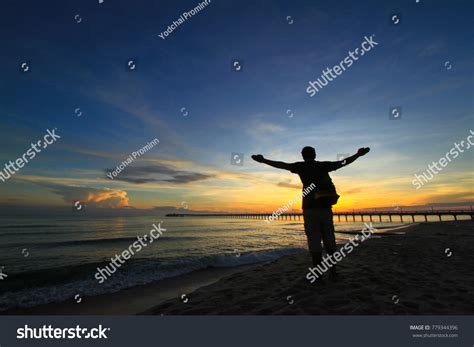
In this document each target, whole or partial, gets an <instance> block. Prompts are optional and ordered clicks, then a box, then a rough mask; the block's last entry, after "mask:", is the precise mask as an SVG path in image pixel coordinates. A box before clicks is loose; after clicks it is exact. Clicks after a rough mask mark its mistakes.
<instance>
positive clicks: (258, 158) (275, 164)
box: [252, 154, 291, 170]
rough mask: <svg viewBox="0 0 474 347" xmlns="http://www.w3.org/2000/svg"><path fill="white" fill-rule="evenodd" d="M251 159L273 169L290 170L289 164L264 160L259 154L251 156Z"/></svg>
mask: <svg viewBox="0 0 474 347" xmlns="http://www.w3.org/2000/svg"><path fill="white" fill-rule="evenodd" d="M252 159H253V160H255V161H257V162H259V163H264V164H267V165H270V166H272V167H275V168H277V169H283V170H291V164H288V163H284V162H282V161H274V160H269V159H265V158H264V157H263V155H261V154H256V155H255V154H254V155H252Z"/></svg>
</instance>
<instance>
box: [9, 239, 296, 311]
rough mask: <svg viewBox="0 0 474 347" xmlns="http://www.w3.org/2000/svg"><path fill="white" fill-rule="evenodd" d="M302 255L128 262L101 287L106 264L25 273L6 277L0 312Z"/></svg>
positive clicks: (230, 255) (251, 254) (264, 253)
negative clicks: (99, 278)
mask: <svg viewBox="0 0 474 347" xmlns="http://www.w3.org/2000/svg"><path fill="white" fill-rule="evenodd" d="M304 251H305V250H304V249H303V248H285V249H273V250H262V251H256V252H243V253H234V252H229V253H224V254H214V255H207V256H200V257H174V258H154V259H143V258H142V259H137V260H133V259H132V260H129V262H127V263H125V264H124V266H123V267H122V268H119V269H117V270H116V271H115V273H113V274H112V275H111V276H110V277H109V278H108V279H107V280H106V281H104V282H103V283H102V284H99V282H98V281H97V280H96V279H95V278H94V276H95V273H96V271H97V268H98V267H100V268H102V269H103V268H105V266H106V265H109V263H94V264H84V265H78V266H73V267H63V268H54V269H47V270H41V271H29V272H26V273H21V274H17V275H11V276H9V282H10V287H9V288H7V287H3V290H2V293H0V311H4V310H7V309H11V308H25V307H33V306H37V305H42V304H47V303H51V302H60V301H66V300H72V299H73V298H74V296H75V295H76V294H80V295H81V296H82V297H85V296H93V295H99V294H106V293H113V292H117V291H119V290H122V289H125V288H129V287H133V286H137V285H143V284H149V283H152V282H157V281H160V280H162V279H165V278H170V277H176V276H179V275H183V274H186V273H190V272H193V271H196V270H200V269H205V268H212V267H236V266H240V265H248V264H256V263H261V262H268V261H274V260H276V259H278V258H280V257H283V256H285V255H293V254H297V253H301V252H304Z"/></svg>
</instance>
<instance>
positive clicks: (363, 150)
mask: <svg viewBox="0 0 474 347" xmlns="http://www.w3.org/2000/svg"><path fill="white" fill-rule="evenodd" d="M369 151H370V148H369V147H362V148H359V150H358V151H357V155H358V156H359V157H362V156H363V155H366V154H367V153H369Z"/></svg>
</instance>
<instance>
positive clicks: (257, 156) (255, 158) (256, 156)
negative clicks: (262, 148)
mask: <svg viewBox="0 0 474 347" xmlns="http://www.w3.org/2000/svg"><path fill="white" fill-rule="evenodd" d="M252 159H253V160H255V161H258V162H259V163H262V162H263V160H264V159H265V158H264V157H263V155H261V154H254V155H252Z"/></svg>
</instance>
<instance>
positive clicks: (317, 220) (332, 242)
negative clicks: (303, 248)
mask: <svg viewBox="0 0 474 347" xmlns="http://www.w3.org/2000/svg"><path fill="white" fill-rule="evenodd" d="M369 151H370V148H368V147H365V148H359V150H358V151H357V153H356V154H354V155H352V156H350V157H347V158H345V159H344V160H341V161H316V160H315V159H316V151H315V150H314V148H313V147H304V148H303V150H302V151H301V155H302V156H303V159H304V161H300V162H296V163H292V164H290V163H284V162H281V161H273V160H268V159H265V158H264V157H263V155H261V154H257V155H252V159H253V160H255V161H257V162H259V163H264V164H267V165H270V166H273V167H275V168H277V169H284V170H289V171H291V172H292V173H295V174H298V175H299V176H300V179H301V182H302V183H303V191H304V190H305V189H306V188H308V187H309V186H311V185H312V184H313V183H314V185H315V186H316V188H315V189H313V190H312V191H311V192H310V193H309V194H306V195H304V196H303V216H304V231H305V233H306V237H307V238H308V248H309V251H310V252H311V256H312V258H313V265H314V266H318V265H319V263H321V261H322V249H321V238H322V240H323V243H324V249H325V250H326V253H328V254H331V255H332V254H333V253H334V252H336V250H337V249H336V238H335V236H334V224H333V215H332V208H331V206H332V205H335V204H336V203H337V199H338V198H339V195H337V192H336V187H335V186H334V184H333V183H332V180H331V177H329V172H331V171H334V170H337V169H340V168H341V167H343V166H346V165H348V164H350V163H352V162H354V161H355V160H356V159H357V158H359V157H361V156H363V155H365V154H367V153H368V152H369ZM314 185H313V187H314ZM331 277H333V278H335V277H336V266H335V265H333V266H332V267H331Z"/></svg>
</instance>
